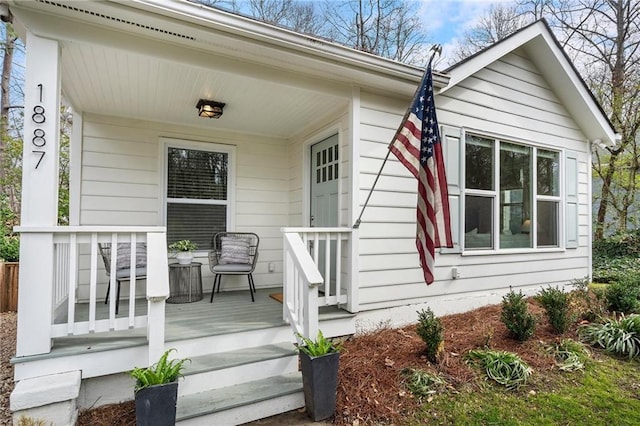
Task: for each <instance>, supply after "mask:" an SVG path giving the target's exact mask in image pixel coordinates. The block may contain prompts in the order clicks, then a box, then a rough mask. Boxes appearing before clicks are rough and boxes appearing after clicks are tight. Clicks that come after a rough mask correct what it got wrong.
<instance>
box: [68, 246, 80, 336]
mask: <svg viewBox="0 0 640 426" xmlns="http://www.w3.org/2000/svg"><path fill="white" fill-rule="evenodd" d="M77 248H78V246H77V238H76V234H71V235H69V247H68V253H69V255H68V258H69V263H68V265H69V267H68V271H69V272H68V276H69V280H68V281H67V285H68V288H69V298H68V299H67V305H68V306H67V307H68V310H67V321H68V323H69V327H68V334H73V331H74V330H73V329H74V324H75V322H76V309H75V307H76V274H77V271H78V257H77Z"/></svg>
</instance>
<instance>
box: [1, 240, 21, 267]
mask: <svg viewBox="0 0 640 426" xmlns="http://www.w3.org/2000/svg"><path fill="white" fill-rule="evenodd" d="M19 258H20V239H19V238H18V236H17V235H0V260H4V261H6V262H17V261H18V259H19Z"/></svg>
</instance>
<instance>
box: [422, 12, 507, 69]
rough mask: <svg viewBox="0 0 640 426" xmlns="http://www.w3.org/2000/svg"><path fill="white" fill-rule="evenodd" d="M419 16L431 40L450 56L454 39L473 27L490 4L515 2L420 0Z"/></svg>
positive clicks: (444, 53) (445, 54)
mask: <svg viewBox="0 0 640 426" xmlns="http://www.w3.org/2000/svg"><path fill="white" fill-rule="evenodd" d="M420 3H421V7H420V16H421V17H422V18H423V23H424V26H425V29H426V31H427V32H428V34H429V36H430V38H431V41H432V42H433V43H438V44H441V45H442V50H443V51H442V56H443V57H450V56H451V54H452V52H453V50H454V47H455V44H456V41H457V40H458V39H459V38H460V37H461V36H462V34H464V32H465V31H466V30H467V29H469V28H471V27H473V26H474V25H475V23H476V22H478V19H479V18H480V16H482V14H483V13H484V12H485V11H487V10H488V9H489V8H490V7H491V5H497V4H501V3H502V4H515V2H514V1H513V0H497V1H496V0H422V1H420Z"/></svg>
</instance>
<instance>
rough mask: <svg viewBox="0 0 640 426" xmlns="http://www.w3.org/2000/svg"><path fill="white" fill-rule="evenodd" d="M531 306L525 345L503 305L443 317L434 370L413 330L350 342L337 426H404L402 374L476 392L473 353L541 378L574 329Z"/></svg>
mask: <svg viewBox="0 0 640 426" xmlns="http://www.w3.org/2000/svg"><path fill="white" fill-rule="evenodd" d="M528 303H529V310H530V312H532V313H534V314H535V315H536V316H537V317H538V318H539V323H538V326H537V328H536V333H535V335H534V336H533V337H532V338H531V339H529V340H528V341H526V342H518V341H516V340H514V339H512V338H511V337H510V336H509V334H508V331H507V329H506V328H505V326H504V325H503V324H502V322H501V321H500V313H501V305H492V306H486V307H483V308H479V309H476V310H474V311H470V312H466V313H462V314H455V315H449V316H445V317H441V320H442V323H443V325H444V331H445V342H444V351H443V352H442V354H441V356H440V359H439V361H438V363H436V364H430V363H429V362H427V360H426V358H425V356H424V354H423V351H424V348H425V346H424V343H423V342H422V340H421V339H420V338H419V337H418V335H417V334H416V332H415V325H412V326H407V327H404V328H398V329H390V328H381V329H379V330H375V331H374V332H371V333H368V334H364V335H360V336H357V337H351V338H349V339H347V340H346V341H345V342H344V347H343V350H342V353H341V356H340V373H339V381H338V400H337V410H336V416H335V418H334V419H333V422H334V424H338V425H347V424H348V425H354V424H360V425H365V424H384V423H389V424H391V423H396V424H398V423H401V420H402V418H403V416H404V415H405V414H406V413H408V412H411V411H413V410H414V409H416V408H417V406H418V405H419V403H420V401H418V400H417V399H416V398H414V397H413V396H412V395H411V393H410V392H408V391H407V390H406V389H405V387H404V385H403V381H402V375H401V371H402V370H403V369H404V368H405V367H409V368H420V369H425V370H428V371H431V372H433V373H437V374H439V375H440V376H441V377H443V378H444V379H445V380H446V381H447V382H448V384H449V385H450V386H452V387H453V388H455V389H458V390H460V389H463V388H465V387H468V386H471V387H473V386H478V384H479V383H481V380H479V378H480V377H481V375H480V373H479V371H478V370H477V369H475V368H473V367H470V366H469V365H467V364H466V363H465V361H464V357H463V356H464V354H466V353H467V352H468V351H469V350H471V349H476V348H482V347H485V346H486V345H488V346H490V347H491V348H492V349H496V350H505V351H510V352H515V353H517V354H519V355H520V357H521V358H522V359H523V360H525V361H526V362H527V363H528V364H529V366H531V367H532V368H533V370H534V376H537V377H543V376H544V372H545V371H550V370H552V369H553V368H554V365H555V362H554V360H553V358H552V357H551V356H548V355H546V354H545V352H544V350H543V348H544V346H545V345H546V344H549V343H551V342H554V341H558V340H560V339H562V338H566V337H575V328H574V329H572V330H570V331H568V332H567V333H565V335H562V336H558V335H556V334H554V333H553V332H552V331H551V329H550V327H549V325H548V323H547V320H546V318H545V316H544V314H543V310H542V308H541V307H540V306H539V305H538V304H537V302H536V301H535V300H534V299H529V300H528ZM416 318H417V315H416ZM5 324H6V321H5ZM77 424H78V425H79V426H83V425H98V426H100V425H105V426H106V425H109V426H129V425H135V407H134V403H133V401H130V402H126V403H123V404H113V405H107V406H103V407H98V408H95V409H92V410H84V411H82V412H81V413H80V416H79V419H78V423H77Z"/></svg>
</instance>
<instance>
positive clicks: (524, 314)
mask: <svg viewBox="0 0 640 426" xmlns="http://www.w3.org/2000/svg"><path fill="white" fill-rule="evenodd" d="M500 318H501V320H502V322H503V323H504V325H505V326H506V327H507V330H509V331H510V332H511V333H512V334H513V336H514V337H515V338H516V340H519V341H521V342H523V341H525V340H527V339H528V338H529V337H531V336H533V333H534V332H535V330H536V318H535V317H534V316H533V314H532V313H530V312H529V309H528V307H527V301H526V300H524V295H523V294H522V291H520V292H519V293H515V292H514V291H513V290H510V291H509V293H507V294H506V295H505V296H504V297H503V298H502V315H501V317H500Z"/></svg>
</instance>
